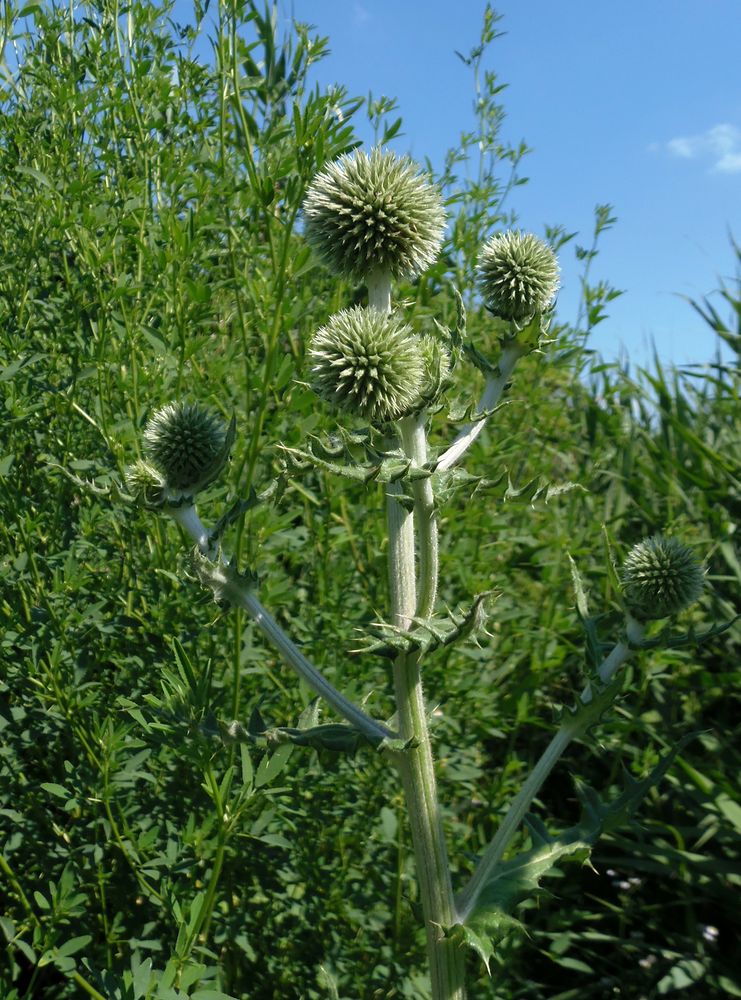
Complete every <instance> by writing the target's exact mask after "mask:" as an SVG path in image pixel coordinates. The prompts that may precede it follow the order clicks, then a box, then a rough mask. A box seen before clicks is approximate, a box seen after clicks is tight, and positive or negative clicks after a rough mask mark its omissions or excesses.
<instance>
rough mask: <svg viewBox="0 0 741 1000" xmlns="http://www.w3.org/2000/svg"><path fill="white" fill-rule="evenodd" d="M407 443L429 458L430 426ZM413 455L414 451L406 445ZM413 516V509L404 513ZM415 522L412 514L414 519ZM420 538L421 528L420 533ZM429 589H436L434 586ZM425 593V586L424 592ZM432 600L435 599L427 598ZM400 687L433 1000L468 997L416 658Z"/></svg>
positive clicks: (400, 551)
mask: <svg viewBox="0 0 741 1000" xmlns="http://www.w3.org/2000/svg"><path fill="white" fill-rule="evenodd" d="M401 437H402V443H403V444H404V443H405V442H406V445H408V446H409V452H408V454H409V457H410V458H412V459H414V458H415V457H418V456H420V455H421V454H423V453H426V442H424V426H423V425H422V424H421V423H417V424H416V425H415V424H414V423H411V424H406V425H405V427H404V428H402V429H401ZM405 450H406V448H405ZM394 508H399V509H401V508H400V505H399V504H398V503H397V502H396V501H395V500H394V499H393V497H389V500H388V526H389V579H390V580H391V581H392V587H391V595H392V602H393V603H392V614H393V619H394V621H395V622H396V623H397V624H399V625H402V627H404V625H405V624H406V623H408V622H409V619H410V618H411V616H412V615H414V613H415V609H416V605H417V597H416V586H415V575H414V546H413V544H412V546H411V548H410V547H409V546H408V545H407V544H404V543H403V541H402V539H401V538H400V537H399V535H400V533H401V532H402V531H403V530H404V525H403V524H402V523H400V521H399V519H398V518H397V517H396V514H395V510H394ZM404 513H405V514H406V511H405V512H404ZM408 520H409V521H411V517H410V516H408ZM412 538H413V531H412ZM428 589H429V588H428ZM424 592H425V588H424V587H423V593H424ZM426 600H427V601H429V596H428V597H427V598H426ZM394 689H395V693H396V707H397V713H398V718H399V729H400V735H401V737H402V739H403V740H405V741H407V742H408V744H409V745H408V746H407V747H406V749H404V750H403V751H401V752H400V753H399V754H398V755H397V758H396V759H397V763H398V766H399V770H400V773H401V779H402V784H403V787H404V795H405V798H406V803H407V811H408V814H409V823H410V827H411V831H412V844H413V847H414V858H415V864H416V869H417V880H418V882H419V890H420V897H421V900H422V913H423V915H424V921H425V931H426V935H427V955H428V960H429V965H430V978H431V983H432V998H433V1000H465V986H464V976H465V966H464V960H463V954H462V952H461V950H460V948H459V947H458V946H457V945H456V944H454V943H453V942H452V941H451V940H449V939H448V938H446V937H445V928H447V927H451V926H452V925H453V924H454V923H455V922H456V915H455V907H454V902H453V890H452V885H451V880H450V865H449V863H448V855H447V851H446V848H445V837H444V834H443V826H442V820H441V816H440V807H439V804H438V798H437V786H436V781H435V767H434V761H433V757H432V747H431V745H430V736H429V730H428V726H427V714H426V709H425V700H424V692H423V689H422V677H421V673H420V669H419V659H418V657H417V655H416V654H413V653H411V654H405V653H402V654H400V655H399V656H398V657H397V659H396V661H395V662H394Z"/></svg>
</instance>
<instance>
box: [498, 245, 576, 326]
mask: <svg viewBox="0 0 741 1000" xmlns="http://www.w3.org/2000/svg"><path fill="white" fill-rule="evenodd" d="M478 271H479V283H480V286H481V291H482V293H483V295H484V300H485V301H486V305H487V306H488V307H489V309H491V311H492V312H493V313H494V315H495V316H499V317H500V318H501V319H505V320H513V321H514V322H516V323H526V322H527V321H528V320H530V319H531V318H532V317H533V316H534V314H535V313H536V312H543V311H544V310H546V309H547V308H548V306H549V305H550V304H551V303H552V302H553V299H554V298H555V296H556V292H557V290H558V273H559V272H558V261H557V260H556V255H555V254H554V252H553V251H552V250H551V248H550V247H549V246H548V244H547V243H543V241H542V240H539V239H538V237H537V236H533V235H532V233H518V232H514V231H510V232H507V233H500V234H499V235H498V236H493V237H492V238H491V239H490V240H489V242H488V243H487V244H486V245H485V246H484V248H483V250H482V251H481V259H480V260H479V267H478Z"/></svg>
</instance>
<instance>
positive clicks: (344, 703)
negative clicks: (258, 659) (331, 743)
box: [168, 505, 396, 746]
mask: <svg viewBox="0 0 741 1000" xmlns="http://www.w3.org/2000/svg"><path fill="white" fill-rule="evenodd" d="M168 513H169V514H170V516H171V517H172V518H173V519H174V520H175V521H177V522H178V524H180V526H181V527H182V528H183V529H184V530H185V531H186V532H187V533H188V534H189V535H190V537H191V538H192V539H193V540H194V541H195V543H196V545H197V546H198V548H199V550H200V551H201V552H202V553H203V555H205V556H207V557H208V558H209V559H214V557H215V554H216V553H215V548H214V546H213V545H211V544H210V543H209V534H208V531H207V530H206V528H205V527H204V525H203V522H202V521H201V519H200V518H199V516H198V514H197V513H196V509H195V507H193V506H192V505H189V506H182V507H170V508H169V509H168ZM211 580H212V583H213V584H214V585H216V586H218V588H219V590H220V591H221V593H222V594H223V596H224V597H225V598H227V599H228V600H229V601H231V602H232V603H233V604H235V605H236V606H237V607H241V608H244V610H245V611H246V612H247V613H248V614H249V615H250V617H251V618H252V620H253V621H254V622H255V624H256V625H257V627H258V628H259V629H260V631H261V632H262V633H263V635H264V636H265V637H266V638H267V639H268V641H269V642H270V643H271V645H272V646H273V647H274V648H275V649H277V650H278V652H279V653H280V654H281V656H282V657H283V659H284V660H285V661H286V663H287V664H288V665H289V666H290V667H292V668H293V669H294V670H295V671H296V673H297V674H298V675H299V677H301V678H302V679H303V680H304V681H306V683H307V684H308V685H309V687H310V688H311V689H312V690H313V691H314V692H315V693H316V694H318V695H319V696H320V697H321V698H324V700H325V701H326V702H327V704H329V705H331V706H332V708H334V709H335V711H337V712H338V713H339V714H340V715H341V716H342V717H343V718H345V719H347V721H348V722H350V723H351V724H352V725H353V726H355V728H356V729H357V730H358V732H360V733H362V734H363V736H365V738H366V739H367V740H368V741H369V742H370V743H372V744H373V745H374V746H378V745H379V744H381V743H383V741H384V740H386V739H393V738H395V736H396V734H395V733H394V732H393V731H392V730H390V729H389V728H388V727H387V726H384V725H383V724H382V723H380V722H376V720H375V719H372V718H371V717H370V716H369V715H366V713H365V712H364V711H363V710H362V709H361V708H359V707H358V706H357V705H355V704H354V702H352V701H350V699H349V698H346V697H345V695H344V694H342V693H341V692H340V691H338V690H337V688H335V687H334V685H333V684H331V683H330V682H329V681H328V680H327V679H326V677H325V676H324V675H323V674H322V673H321V672H320V671H319V670H317V668H316V667H315V666H314V664H313V663H311V662H310V660H308V659H307V658H306V657H305V656H304V654H303V653H302V652H301V650H300V649H299V648H298V646H296V644H295V643H294V642H293V641H292V640H291V639H290V638H289V637H288V636H287V635H286V633H285V632H284V631H283V629H282V628H281V627H280V625H279V624H278V623H277V622H276V620H275V619H274V618H273V617H272V615H271V614H270V613H269V612H268V611H267V610H266V609H265V608H264V607H263V606H262V604H261V603H260V601H259V600H258V598H257V596H256V595H255V594H254V593H253V592H252V589H251V587H250V585H249V584H248V583H247V582H245V581H243V580H241V579H240V578H239V577H238V576H237V575H236V574H230V573H229V570H228V566H227V560H226V558H225V557H222V561H221V565H219V564H218V563H214V567H213V570H212V572H211Z"/></svg>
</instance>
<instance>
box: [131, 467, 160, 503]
mask: <svg viewBox="0 0 741 1000" xmlns="http://www.w3.org/2000/svg"><path fill="white" fill-rule="evenodd" d="M124 477H125V479H126V487H127V489H128V491H129V493H130V494H131V495H132V496H133V498H134V500H135V501H136V502H137V503H139V504H141V505H142V506H143V507H150V508H152V507H161V506H162V504H163V503H164V501H165V495H166V486H165V480H164V479H163V477H162V476H161V475H160V473H159V472H158V471H157V469H155V468H154V466H153V465H150V464H149V463H148V462H144V461H142V460H141V459H139V461H137V462H134V464H133V465H130V466H129V467H128V468H127V469H126V471H125V473H124Z"/></svg>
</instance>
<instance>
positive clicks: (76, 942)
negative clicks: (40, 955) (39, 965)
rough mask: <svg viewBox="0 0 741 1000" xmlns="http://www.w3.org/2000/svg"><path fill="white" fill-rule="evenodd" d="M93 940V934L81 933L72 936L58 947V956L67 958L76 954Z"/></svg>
mask: <svg viewBox="0 0 741 1000" xmlns="http://www.w3.org/2000/svg"><path fill="white" fill-rule="evenodd" d="M92 940H93V938H92V935H91V934H81V935H80V937H75V938H70V939H69V941H65V943H64V944H63V945H60V946H59V947H58V948H57V958H66V957H67V956H68V955H74V954H76V953H77V952H78V951H80V950H81V949H82V948H84V947H85V945H87V944H90V942H91V941H92Z"/></svg>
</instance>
